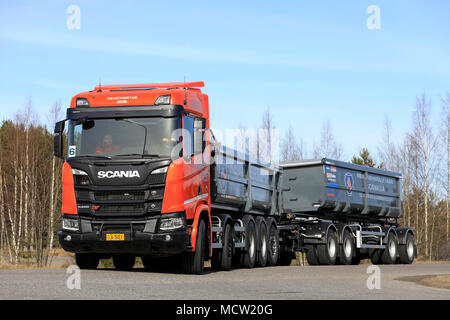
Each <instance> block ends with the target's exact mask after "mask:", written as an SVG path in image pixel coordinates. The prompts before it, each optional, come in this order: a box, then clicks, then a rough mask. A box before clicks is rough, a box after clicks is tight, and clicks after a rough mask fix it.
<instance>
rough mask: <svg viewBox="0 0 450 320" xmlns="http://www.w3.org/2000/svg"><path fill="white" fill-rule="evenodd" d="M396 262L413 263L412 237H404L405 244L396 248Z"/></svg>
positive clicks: (409, 235)
mask: <svg viewBox="0 0 450 320" xmlns="http://www.w3.org/2000/svg"><path fill="white" fill-rule="evenodd" d="M398 249H399V250H398V260H399V262H400V263H404V264H411V263H413V261H414V236H413V235H412V234H411V233H408V234H407V235H406V243H405V244H403V245H401V246H399V248H398Z"/></svg>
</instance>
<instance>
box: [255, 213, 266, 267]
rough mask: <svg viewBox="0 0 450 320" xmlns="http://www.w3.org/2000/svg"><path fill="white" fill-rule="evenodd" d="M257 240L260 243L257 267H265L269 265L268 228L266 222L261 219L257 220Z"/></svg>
mask: <svg viewBox="0 0 450 320" xmlns="http://www.w3.org/2000/svg"><path fill="white" fill-rule="evenodd" d="M256 239H257V243H258V250H257V255H256V265H257V266H258V267H265V266H266V264H267V226H266V221H265V220H264V219H263V218H261V217H258V218H256Z"/></svg>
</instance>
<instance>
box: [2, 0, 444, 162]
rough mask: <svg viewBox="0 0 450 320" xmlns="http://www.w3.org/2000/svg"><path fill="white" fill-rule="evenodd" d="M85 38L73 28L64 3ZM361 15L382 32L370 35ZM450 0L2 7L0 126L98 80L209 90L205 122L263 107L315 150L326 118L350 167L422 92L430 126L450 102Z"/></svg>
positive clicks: (400, 128) (246, 120)
mask: <svg viewBox="0 0 450 320" xmlns="http://www.w3.org/2000/svg"><path fill="white" fill-rule="evenodd" d="M72 4H73V5H77V6H79V8H80V10H81V28H80V29H79V30H69V29H68V28H67V26H66V21H67V19H68V17H69V14H67V13H66V9H67V7H68V6H69V5H72ZM369 5H377V6H379V8H380V9H381V29H380V30H369V29H368V28H367V27H366V20H367V19H368V18H369V14H367V13H366V9H367V7H368V6H369ZM449 17H450V2H449V1H411V0H409V1H393V0H391V1H378V0H371V1H363V0H357V1H276V2H273V1H220V2H219V1H190V2H188V1H170V2H169V1H122V2H120V3H119V2H118V1H117V3H116V1H75V0H73V1H33V2H32V1H14V2H13V1H2V2H1V3H0V74H1V77H0V94H1V99H0V119H5V118H11V117H12V116H13V114H14V112H15V110H17V109H19V108H22V107H23V106H24V104H25V101H26V100H27V97H30V96H31V98H32V101H33V105H34V107H35V109H36V110H37V112H38V113H39V115H40V117H41V120H42V121H46V119H47V117H46V113H48V110H49V108H50V107H51V105H52V104H53V103H54V102H55V101H56V100H61V101H62V103H63V106H65V107H66V106H68V104H69V102H70V98H71V97H72V96H73V95H75V94H77V93H78V92H82V91H87V90H91V89H92V88H93V87H94V85H96V84H97V83H98V81H99V78H100V77H101V79H102V83H104V84H116V83H149V82H172V81H183V78H184V77H186V80H187V81H197V80H203V81H205V83H206V87H205V88H204V91H205V92H206V93H207V94H208V95H209V97H210V109H211V126H212V127H213V128H217V129H226V128H236V127H238V125H239V124H240V123H242V124H244V125H245V126H246V127H248V128H255V127H258V126H259V125H260V123H261V116H262V113H263V112H264V110H265V109H266V108H267V107H270V109H271V111H272V113H273V116H274V121H275V124H276V126H277V127H278V128H279V129H280V130H282V131H283V130H284V128H287V127H288V126H289V125H292V127H293V128H294V130H295V132H296V134H297V135H298V136H301V137H302V138H303V140H304V142H305V144H306V147H307V149H308V151H309V153H311V151H312V147H313V144H314V143H315V142H318V141H319V137H320V131H321V127H322V123H323V122H324V121H326V120H329V121H330V123H331V125H332V127H333V131H334V135H335V137H336V139H337V140H338V142H339V143H340V144H342V145H343V148H344V157H345V158H346V159H350V158H351V156H352V155H353V154H355V153H357V152H358V150H359V148H360V147H362V146H367V147H369V149H370V150H372V152H376V149H377V146H378V145H379V143H380V141H381V134H382V127H383V119H384V115H385V114H386V115H387V116H388V117H389V118H390V121H391V123H392V127H393V134H394V137H395V139H397V140H400V139H401V138H402V136H403V134H404V133H405V132H406V131H407V130H409V129H410V127H411V113H412V110H413V107H414V103H415V98H416V96H417V95H420V94H421V93H422V92H426V93H427V94H428V95H429V97H430V98H431V101H432V103H433V114H434V118H433V119H434V121H436V122H437V121H438V114H439V111H440V109H441V103H440V99H441V97H443V96H444V94H446V92H450V41H449V39H450V38H449V34H450V19H449Z"/></svg>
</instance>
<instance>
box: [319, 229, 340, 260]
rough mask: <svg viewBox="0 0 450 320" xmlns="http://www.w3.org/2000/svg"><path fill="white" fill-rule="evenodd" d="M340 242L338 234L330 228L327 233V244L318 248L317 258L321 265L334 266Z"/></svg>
mask: <svg viewBox="0 0 450 320" xmlns="http://www.w3.org/2000/svg"><path fill="white" fill-rule="evenodd" d="M338 248H339V245H338V241H337V237H336V232H335V231H334V230H333V229H331V228H329V229H328V232H327V239H326V243H325V244H322V245H318V246H317V256H318V258H319V263H320V264H323V265H334V264H335V263H336V258H337V252H338Z"/></svg>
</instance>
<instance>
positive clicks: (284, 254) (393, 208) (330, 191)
mask: <svg viewBox="0 0 450 320" xmlns="http://www.w3.org/2000/svg"><path fill="white" fill-rule="evenodd" d="M281 166H282V168H283V174H282V181H283V182H282V192H283V196H282V198H283V200H282V203H283V217H285V219H284V220H283V221H280V226H279V228H280V232H281V233H282V242H281V243H282V250H281V261H282V263H283V262H284V263H285V264H287V263H290V260H291V259H292V258H293V257H294V252H295V251H305V252H306V256H307V260H308V263H309V264H310V265H316V264H335V263H340V264H357V263H359V261H360V260H361V259H362V258H370V259H371V260H372V262H373V263H387V264H390V263H397V262H398V263H411V262H412V261H413V259H414V257H415V255H416V251H417V249H416V243H415V241H414V230H413V229H411V228H400V227H399V226H398V221H397V219H398V218H400V217H401V216H402V208H401V181H400V179H401V174H399V173H396V172H390V171H385V170H380V169H376V168H370V167H366V166H360V165H355V164H350V163H346V162H342V161H336V160H331V159H326V158H324V159H319V160H306V161H292V162H285V163H282V164H281Z"/></svg>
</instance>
